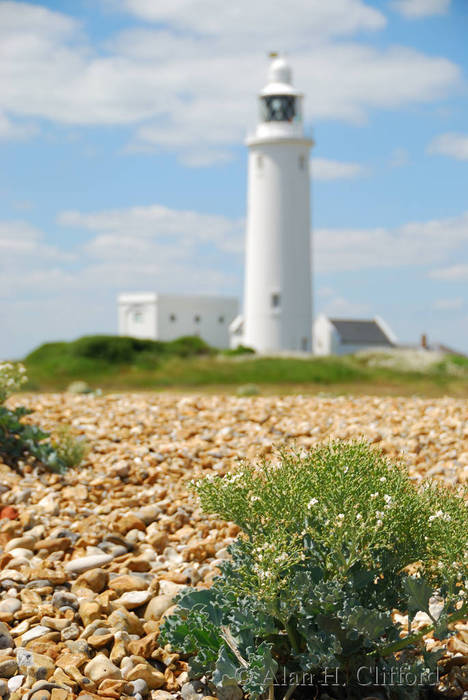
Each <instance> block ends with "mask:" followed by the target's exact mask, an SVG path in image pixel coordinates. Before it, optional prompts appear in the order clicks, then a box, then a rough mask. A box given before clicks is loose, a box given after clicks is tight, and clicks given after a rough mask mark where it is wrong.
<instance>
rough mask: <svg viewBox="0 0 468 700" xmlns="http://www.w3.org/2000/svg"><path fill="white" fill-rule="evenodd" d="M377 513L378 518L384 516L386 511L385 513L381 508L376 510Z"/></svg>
mask: <svg viewBox="0 0 468 700" xmlns="http://www.w3.org/2000/svg"><path fill="white" fill-rule="evenodd" d="M375 514H376V516H377V517H378V518H383V517H384V515H385V513H384V512H383V511H381V510H376V511H375Z"/></svg>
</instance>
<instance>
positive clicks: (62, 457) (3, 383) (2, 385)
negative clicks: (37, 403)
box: [0, 362, 84, 473]
mask: <svg viewBox="0 0 468 700" xmlns="http://www.w3.org/2000/svg"><path fill="white" fill-rule="evenodd" d="M26 381H27V378H26V371H25V369H24V367H23V366H22V365H21V364H13V363H11V362H4V363H1V364H0V460H1V461H3V462H4V463H5V464H7V465H8V466H10V467H12V468H13V469H16V470H17V471H21V466H20V463H21V462H22V461H25V460H33V461H34V462H36V463H39V464H41V465H43V466H44V467H45V468H46V469H48V470H49V471H52V472H57V473H63V472H65V471H66V469H67V468H68V467H69V466H77V464H78V463H79V462H80V461H81V459H82V458H83V456H84V452H83V446H82V445H80V444H79V443H78V442H77V441H75V440H74V438H72V437H71V435H68V436H66V437H65V436H64V437H63V439H62V441H61V440H60V439H58V440H57V441H55V443H53V442H51V440H50V434H49V433H47V432H45V431H44V430H42V429H41V428H39V426H37V425H31V424H30V423H27V422H24V420H23V419H24V417H25V416H28V415H29V414H31V413H32V411H31V410H30V409H28V408H26V407H25V406H17V407H16V408H13V409H11V408H8V407H7V406H6V405H5V400H6V399H7V398H8V396H9V395H10V394H12V393H14V392H15V391H18V390H19V389H20V388H21V386H22V385H23V384H24V383H25V382H26Z"/></svg>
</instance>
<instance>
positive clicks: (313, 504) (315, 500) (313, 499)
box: [307, 498, 318, 508]
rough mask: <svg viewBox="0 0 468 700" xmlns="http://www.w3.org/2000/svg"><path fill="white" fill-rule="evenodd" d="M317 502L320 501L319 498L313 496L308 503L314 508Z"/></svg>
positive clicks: (308, 506) (309, 506) (308, 505)
mask: <svg viewBox="0 0 468 700" xmlns="http://www.w3.org/2000/svg"><path fill="white" fill-rule="evenodd" d="M316 503H318V498H311V499H310V501H309V503H308V504H307V508H312V506H315V504H316Z"/></svg>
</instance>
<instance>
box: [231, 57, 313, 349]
mask: <svg viewBox="0 0 468 700" xmlns="http://www.w3.org/2000/svg"><path fill="white" fill-rule="evenodd" d="M271 59H272V61H271V65H270V69H269V73H268V84H267V85H266V87H265V88H264V89H263V90H262V91H261V92H260V95H259V106H260V120H259V123H258V125H257V129H256V131H255V133H254V134H253V135H251V136H249V138H248V139H247V145H248V147H249V166H248V199H247V250H246V273H245V294H244V317H243V323H242V326H243V328H242V343H243V344H244V345H247V346H250V347H252V348H254V349H255V350H257V351H258V352H261V353H268V352H281V351H289V350H290V351H311V349H312V337H311V336H312V291H311V244H310V176H309V151H310V148H311V146H312V145H313V141H312V140H311V139H310V138H307V137H306V136H305V134H304V127H303V122H302V99H303V95H302V94H301V93H300V92H298V91H297V90H296V89H295V88H294V87H293V85H292V75H291V68H290V67H289V64H288V63H287V61H286V59H285V58H283V57H278V56H277V55H276V54H271ZM233 330H234V332H235V331H236V329H235V328H233ZM239 330H240V329H239ZM239 330H237V332H238V333H239Z"/></svg>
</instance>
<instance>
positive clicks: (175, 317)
mask: <svg viewBox="0 0 468 700" xmlns="http://www.w3.org/2000/svg"><path fill="white" fill-rule="evenodd" d="M169 321H171V323H174V322H175V321H177V316H176V315H175V314H169Z"/></svg>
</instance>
